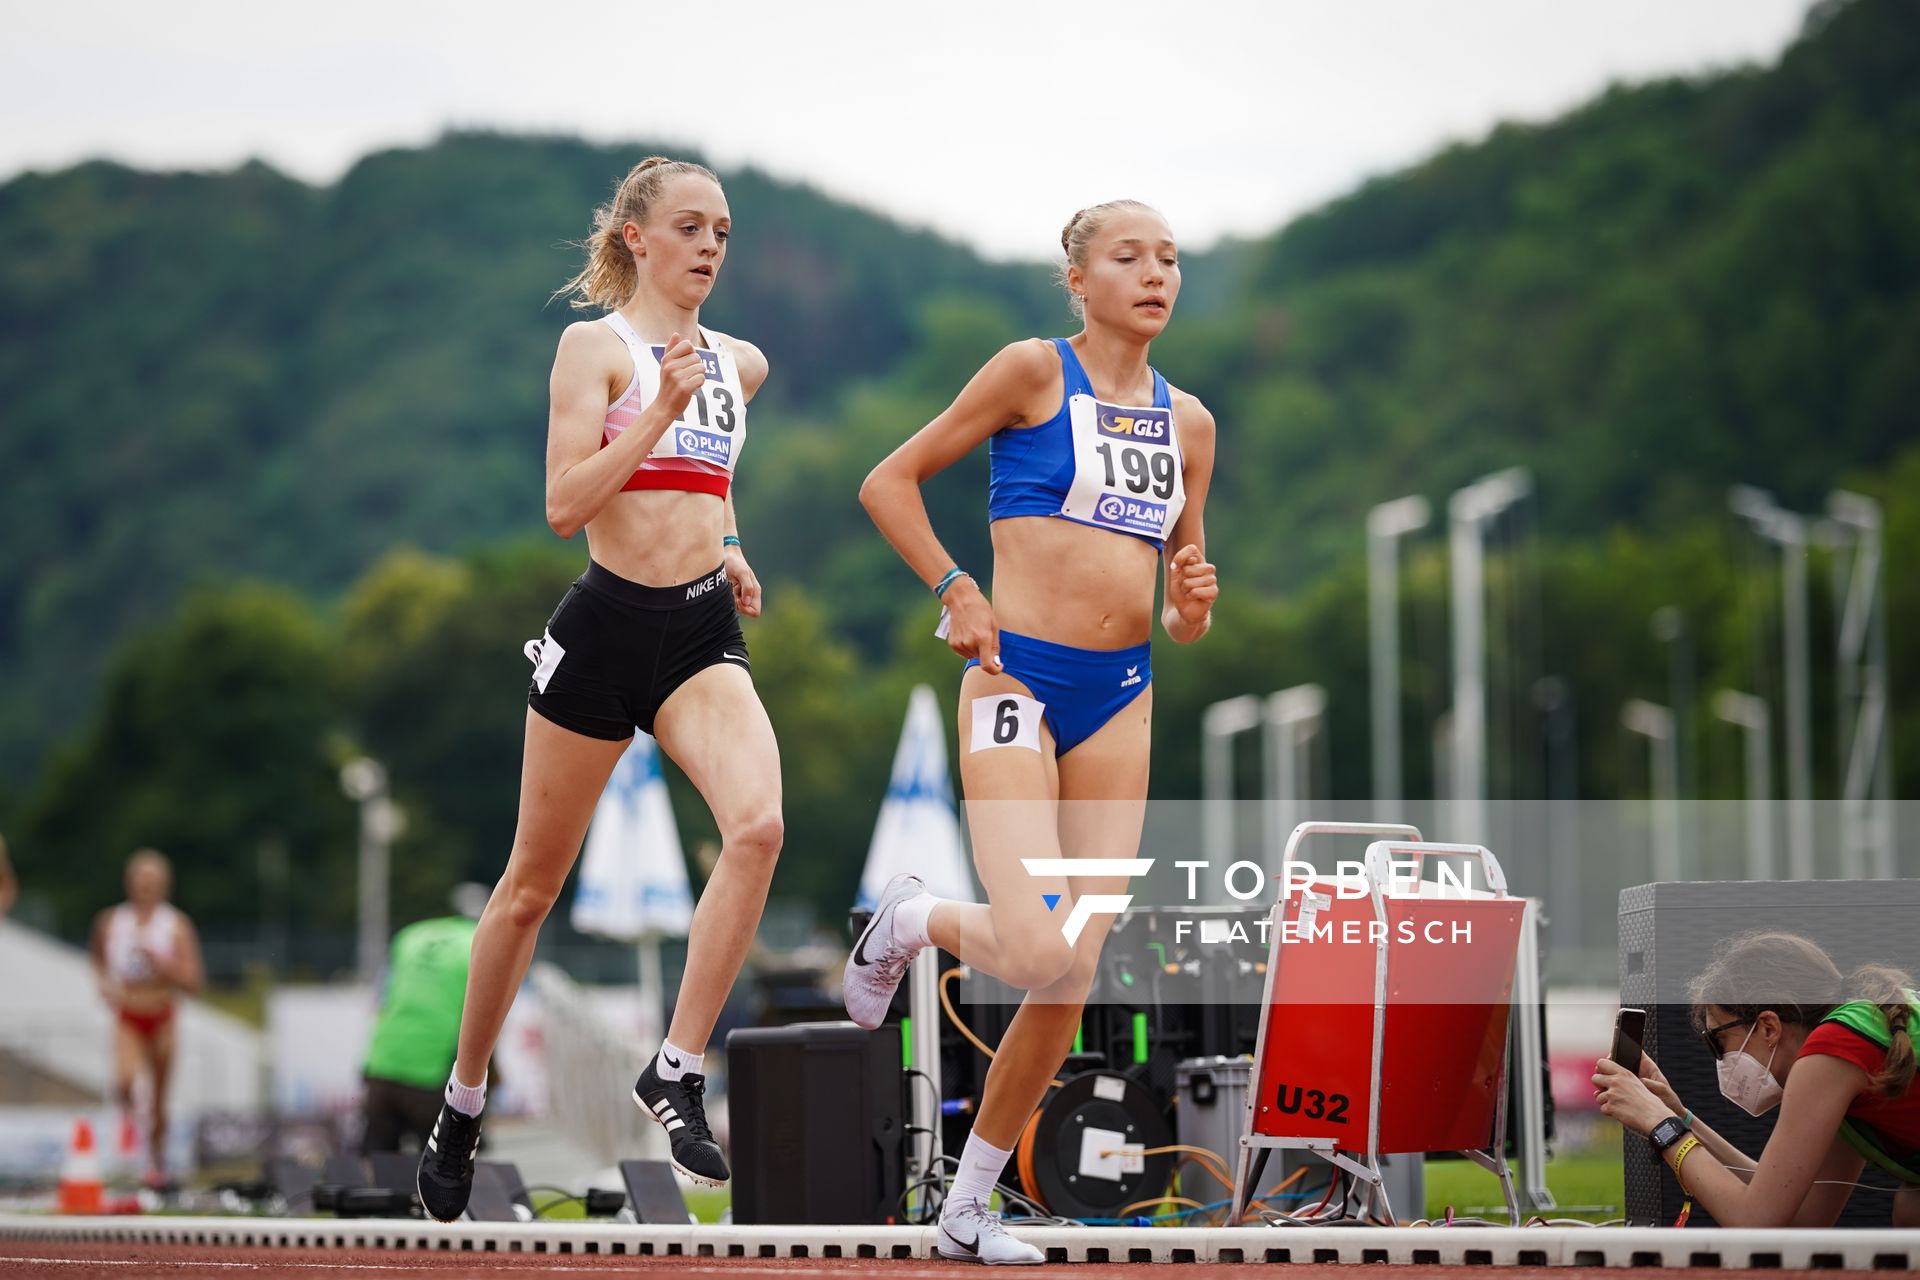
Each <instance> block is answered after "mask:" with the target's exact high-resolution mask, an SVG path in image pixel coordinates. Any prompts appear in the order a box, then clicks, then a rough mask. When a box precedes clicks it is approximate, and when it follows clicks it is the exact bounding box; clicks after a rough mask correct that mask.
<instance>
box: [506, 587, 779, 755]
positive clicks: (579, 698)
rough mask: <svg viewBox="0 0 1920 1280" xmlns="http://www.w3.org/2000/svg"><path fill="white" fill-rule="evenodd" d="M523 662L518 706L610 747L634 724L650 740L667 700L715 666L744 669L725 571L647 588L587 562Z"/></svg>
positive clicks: (747, 666)
mask: <svg viewBox="0 0 1920 1280" xmlns="http://www.w3.org/2000/svg"><path fill="white" fill-rule="evenodd" d="M526 654H527V656H528V657H529V658H531V659H533V685H532V687H531V688H530V689H529V690H528V691H527V705H528V706H530V707H532V708H533V709H534V710H535V711H538V712H539V713H540V714H541V715H543V716H545V717H546V718H547V719H549V720H551V721H553V722H554V723H555V724H557V725H559V726H560V727H561V728H562V729H571V730H573V732H575V733H580V734H585V735H586V736H587V737H589V738H604V739H607V740H609V741H613V742H618V741H621V740H622V739H625V738H630V737H632V736H633V731H634V728H635V727H636V726H637V727H638V728H640V729H641V730H642V731H644V732H646V733H652V732H653V718H654V716H655V715H657V714H658V713H659V711H660V705H661V704H662V703H664V702H665V701H666V700H667V698H668V696H669V695H670V694H672V693H673V691H674V690H675V689H678V688H679V687H680V686H681V685H683V684H685V683H686V682H687V681H688V680H689V679H691V678H692V677H693V676H694V675H695V674H697V673H698V672H701V671H704V670H705V669H706V668H708V667H711V666H713V665H714V664H715V663H720V662H731V663H736V664H738V665H739V666H740V667H741V668H742V669H743V670H746V671H751V670H752V667H751V665H750V664H749V663H748V661H747V642H746V638H745V637H744V636H742V635H741V634H740V617H739V615H738V614H737V613H735V612H734V608H733V586H732V584H731V583H729V582H728V581H727V574H726V570H725V569H715V570H714V571H713V572H712V573H709V574H707V575H706V576H705V577H704V578H697V579H695V580H694V581H692V582H683V583H681V584H680V585H679V586H675V587H649V586H646V585H644V584H642V583H638V582H629V581H627V580H626V579H625V578H622V577H620V576H619V575H618V574H615V573H612V572H609V571H608V570H607V569H606V568H604V567H603V566H601V565H598V564H595V563H594V562H592V561H588V562H587V571H586V572H585V573H583V574H581V575H580V577H579V579H578V580H576V581H575V582H574V584H573V586H571V587H569V588H568V589H567V594H566V595H565V596H564V597H562V598H561V600H560V607H559V608H558V609H555V610H554V611H553V617H552V619H550V620H549V621H548V623H547V629H546V632H545V634H543V635H542V636H541V637H540V638H539V639H538V640H530V641H528V642H527V645H526Z"/></svg>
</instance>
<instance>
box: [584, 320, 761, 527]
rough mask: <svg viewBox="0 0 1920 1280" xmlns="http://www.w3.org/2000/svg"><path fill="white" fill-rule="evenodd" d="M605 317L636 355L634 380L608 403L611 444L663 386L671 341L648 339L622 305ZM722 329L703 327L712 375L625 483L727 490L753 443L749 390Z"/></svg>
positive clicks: (704, 356)
mask: <svg viewBox="0 0 1920 1280" xmlns="http://www.w3.org/2000/svg"><path fill="white" fill-rule="evenodd" d="M600 319H601V321H602V322H604V323H605V324H606V325H607V327H608V328H610V329H612V330H613V331H614V332H615V333H617V334H619V335H620V340H621V341H622V342H624V343H626V344H627V351H628V352H629V353H630V354H631V355H632V356H633V380H632V381H631V382H629V383H627V389H626V390H625V391H624V392H622V393H621V395H620V398H619V399H618V400H616V401H614V402H613V404H612V406H611V407H609V408H608V409H607V417H606V423H605V425H604V427H603V428H602V431H601V436H600V447H601V448H602V449H604V448H606V447H607V446H608V445H609V444H612V443H613V441H614V439H615V437H617V436H618V435H619V434H620V433H621V432H622V431H625V430H626V429H627V428H628V427H630V426H632V425H633V423H634V421H635V420H636V419H638V418H639V416H640V412H641V410H643V409H645V408H646V407H647V405H648V404H650V403H651V402H652V400H653V398H654V396H655V395H657V394H658V393H659V390H660V358H661V357H662V356H663V355H665V354H666V348H665V347H664V346H663V345H661V344H658V343H652V344H649V343H645V342H642V341H641V340H640V335H639V334H637V333H635V332H634V331H633V326H632V325H630V324H628V323H627V318H626V317H625V316H623V315H621V314H620V313H619V312H618V311H609V312H608V313H607V314H606V315H604V316H601V317H600ZM723 336H724V335H722V334H718V333H715V332H713V330H711V329H702V330H701V331H700V337H701V339H702V341H704V342H706V343H707V344H708V345H707V346H703V347H701V348H699V355H700V359H701V360H702V361H704V362H705V363H706V366H707V380H706V382H705V384H704V385H702V386H700V387H699V388H697V389H696V390H695V391H694V393H693V397H692V399H690V400H688V401H687V407H686V410H685V411H684V412H683V413H681V415H680V418H679V420H678V421H677V422H675V423H674V424H673V425H672V426H671V427H668V428H667V429H666V430H665V431H664V432H662V433H661V435H660V439H659V441H658V442H656V443H655V444H654V446H653V449H652V451H651V452H650V453H648V454H647V456H646V457H645V458H643V459H641V461H640V469H639V470H638V471H635V472H634V473H633V475H632V476H630V477H628V479H627V482H626V483H625V484H623V485H621V486H620V488H621V490H622V491H625V490H629V489H688V490H691V491H693V492H695V493H711V494H716V495H718V496H719V497H722V498H724V497H726V496H727V486H728V484H729V483H731V482H732V480H733V469H734V467H735V466H736V465H737V464H738V463H739V460H740V450H741V449H742V448H744V447H745V446H746V443H747V394H746V390H745V389H744V388H743V387H742V386H741V385H740V369H739V367H738V366H737V365H736V364H735V363H734V360H733V353H732V352H731V351H729V350H727V346H726V343H725V342H724V341H723V340H722V339H723Z"/></svg>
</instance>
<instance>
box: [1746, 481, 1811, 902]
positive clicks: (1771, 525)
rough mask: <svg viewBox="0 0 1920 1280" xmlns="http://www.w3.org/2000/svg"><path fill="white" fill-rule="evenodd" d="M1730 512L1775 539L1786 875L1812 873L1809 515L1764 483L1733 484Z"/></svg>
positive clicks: (1806, 877)
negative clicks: (1787, 506)
mask: <svg viewBox="0 0 1920 1280" xmlns="http://www.w3.org/2000/svg"><path fill="white" fill-rule="evenodd" d="M1731 502H1732V505H1733V510H1734V513H1735V514H1737V515H1739V516H1742V517H1744V518H1745V519H1746V520H1747V521H1748V522H1750V523H1751V524H1752V525H1753V527H1754V529H1755V531H1757V532H1758V533H1759V534H1760V536H1761V537H1763V538H1765V539H1767V540H1768V541H1769V542H1774V543H1777V544H1779V547H1780V563H1781V590H1782V594H1783V595H1784V596H1785V599H1784V600H1783V601H1782V602H1781V603H1782V608H1781V613H1782V619H1781V631H1782V636H1781V640H1782V647H1783V651H1782V654H1781V657H1782V660H1783V661H1784V662H1785V664H1786V693H1787V875H1788V877H1789V878H1790V879H1794V880H1811V879H1813V746H1812V720H1813V716H1812V711H1811V708H1810V696H1809V693H1808V687H1807V685H1808V674H1807V667H1808V654H1807V519H1806V517H1804V516H1799V515H1795V514H1793V513H1792V512H1790V511H1786V510H1784V509H1782V508H1781V507H1780V506H1778V505H1777V504H1776V503H1775V502H1774V500H1773V495H1771V494H1769V493H1767V492H1766V491H1765V490H1763V489H1755V488H1752V487H1750V486H1748V485H1736V486H1735V487H1734V489H1733V493H1732V498H1731Z"/></svg>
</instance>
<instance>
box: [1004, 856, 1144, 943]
mask: <svg viewBox="0 0 1920 1280" xmlns="http://www.w3.org/2000/svg"><path fill="white" fill-rule="evenodd" d="M1020 865H1021V866H1023V867H1025V868H1026V869H1027V874H1028V875H1030V876H1105V877H1117V876H1124V877H1126V878H1127V879H1129V880H1131V879H1132V878H1133V877H1135V876H1143V875H1145V874H1147V872H1149V871H1151V870H1153V859H1152V858H1022V859H1020ZM1040 897H1041V900H1042V901H1044V902H1045V903H1046V904H1047V910H1048V911H1053V910H1056V909H1057V908H1058V907H1059V905H1060V895H1059V894H1057V893H1043V894H1041V895H1040ZM1132 905H1133V895H1132V894H1130V893H1083V894H1081V895H1080V896H1079V897H1078V898H1075V899H1074V901H1073V909H1072V910H1070V911H1068V912H1067V918H1066V919H1064V920H1062V921H1061V922H1060V934H1061V936H1062V937H1064V938H1065V939H1066V940H1067V945H1068V946H1072V945H1073V944H1074V943H1076V942H1078V941H1080V932H1081V930H1083V929H1085V928H1086V927H1087V921H1089V920H1091V919H1092V918H1093V917H1094V916H1096V915H1101V914H1112V915H1119V914H1120V913H1121V912H1122V911H1125V910H1126V909H1127V908H1128V907H1130V906H1132Z"/></svg>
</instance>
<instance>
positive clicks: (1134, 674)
mask: <svg viewBox="0 0 1920 1280" xmlns="http://www.w3.org/2000/svg"><path fill="white" fill-rule="evenodd" d="M1140 680H1141V676H1140V668H1138V667H1128V668H1127V678H1126V679H1125V680H1122V681H1121V682H1120V687H1121V688H1122V689H1131V688H1132V687H1133V686H1134V685H1136V684H1139V683H1140Z"/></svg>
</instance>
